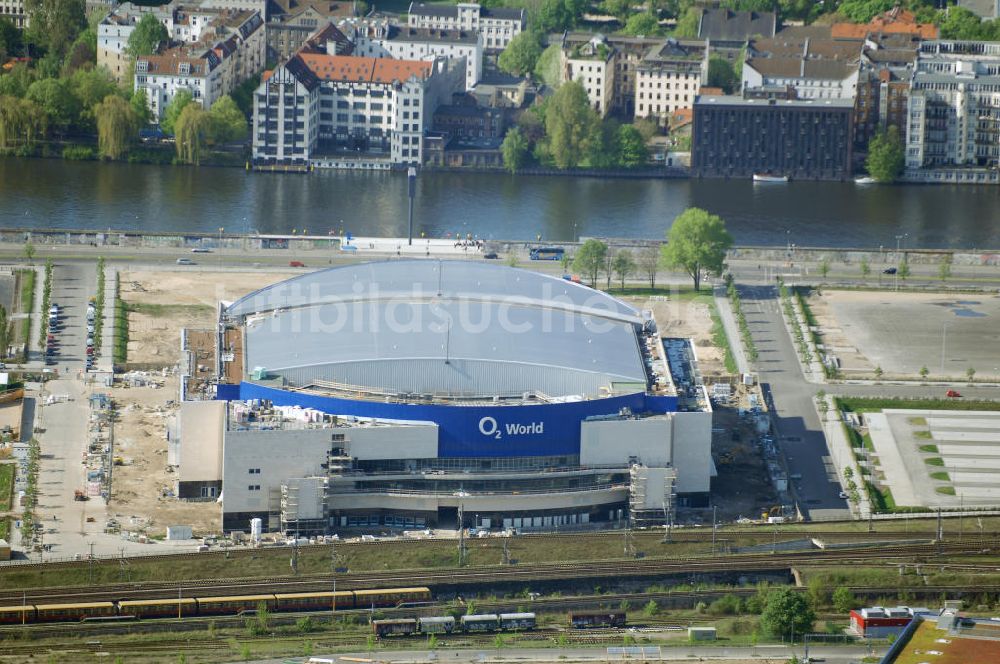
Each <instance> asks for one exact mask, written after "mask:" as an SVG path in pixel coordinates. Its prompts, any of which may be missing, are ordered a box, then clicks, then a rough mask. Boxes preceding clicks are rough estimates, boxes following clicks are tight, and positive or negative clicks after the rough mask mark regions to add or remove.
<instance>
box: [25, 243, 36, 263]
mask: <svg viewBox="0 0 1000 664" xmlns="http://www.w3.org/2000/svg"><path fill="white" fill-rule="evenodd" d="M24 257H25V258H27V259H28V262H29V263H31V262H32V261H34V260H35V245H34V244H33V243H32V242H25V243H24Z"/></svg>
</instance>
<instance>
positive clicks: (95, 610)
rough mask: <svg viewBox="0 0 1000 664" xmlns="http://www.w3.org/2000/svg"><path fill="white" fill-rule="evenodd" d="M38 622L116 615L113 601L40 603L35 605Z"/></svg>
mask: <svg viewBox="0 0 1000 664" xmlns="http://www.w3.org/2000/svg"><path fill="white" fill-rule="evenodd" d="M35 610H36V615H37V618H38V622H65V621H69V620H83V619H84V618H108V617H113V616H115V615H116V613H115V605H114V603H112V602H83V603H80V604H38V605H37V606H35Z"/></svg>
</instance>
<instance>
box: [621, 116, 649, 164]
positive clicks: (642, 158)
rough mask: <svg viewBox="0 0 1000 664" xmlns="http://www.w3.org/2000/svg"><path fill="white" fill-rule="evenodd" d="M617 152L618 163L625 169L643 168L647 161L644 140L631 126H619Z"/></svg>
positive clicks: (636, 129) (647, 154)
mask: <svg viewBox="0 0 1000 664" xmlns="http://www.w3.org/2000/svg"><path fill="white" fill-rule="evenodd" d="M618 150H619V155H620V156H619V158H618V162H619V163H620V164H621V165H622V166H624V167H625V168H635V167H636V166H643V165H645V164H646V162H647V161H648V160H649V151H648V150H647V149H646V139H645V137H644V136H643V135H642V133H641V132H640V131H639V129H638V128H637V127H635V126H633V125H621V126H620V127H619V128H618Z"/></svg>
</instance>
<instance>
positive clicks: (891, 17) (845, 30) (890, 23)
mask: <svg viewBox="0 0 1000 664" xmlns="http://www.w3.org/2000/svg"><path fill="white" fill-rule="evenodd" d="M872 32H882V33H897V34H908V35H916V36H918V37H920V38H921V39H937V38H938V36H939V34H940V31H939V30H938V27H937V26H936V25H934V24H931V23H917V17H916V16H915V15H914V14H913V12H911V11H908V10H906V9H902V8H901V7H899V6H896V7H894V8H892V9H890V10H889V11H887V12H885V13H884V14H880V15H879V16H876V17H875V18H873V19H872V20H871V21H870V22H869V23H861V24H859V23H834V24H833V26H831V29H830V34H831V36H832V37H833V38H834V39H864V38H865V36H867V35H868V34H870V33H872Z"/></svg>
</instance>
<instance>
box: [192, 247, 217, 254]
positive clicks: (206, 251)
mask: <svg viewBox="0 0 1000 664" xmlns="http://www.w3.org/2000/svg"><path fill="white" fill-rule="evenodd" d="M191 253H192V254H210V253H212V250H211V249H208V248H206V247H195V248H194V249H192V250H191Z"/></svg>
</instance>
